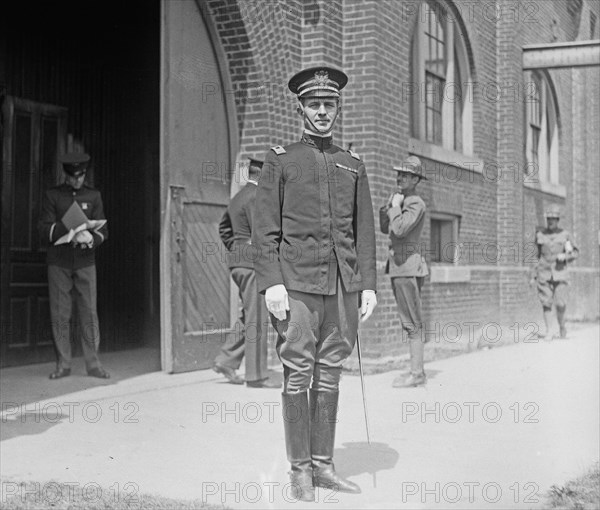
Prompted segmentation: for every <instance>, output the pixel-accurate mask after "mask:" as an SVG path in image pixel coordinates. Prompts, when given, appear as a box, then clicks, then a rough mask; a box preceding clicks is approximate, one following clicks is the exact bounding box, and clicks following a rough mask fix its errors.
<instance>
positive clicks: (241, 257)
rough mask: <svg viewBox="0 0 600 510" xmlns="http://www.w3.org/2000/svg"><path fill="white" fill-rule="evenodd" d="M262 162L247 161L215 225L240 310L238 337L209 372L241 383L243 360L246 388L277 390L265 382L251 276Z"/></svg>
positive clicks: (263, 327) (261, 319) (262, 314)
mask: <svg viewBox="0 0 600 510" xmlns="http://www.w3.org/2000/svg"><path fill="white" fill-rule="evenodd" d="M262 166H263V161H262V160H259V159H255V158H250V163H249V167H248V182H247V184H246V185H245V186H244V187H243V188H242V189H241V190H240V191H239V192H238V193H237V194H236V195H235V196H234V197H233V198H232V199H231V203H230V204H229V206H228V207H227V210H226V211H225V213H224V214H223V217H222V219H221V222H220V223H219V236H220V237H221V241H223V244H224V245H225V247H226V248H227V260H228V266H229V271H230V273H231V278H232V279H233V281H234V283H235V284H236V285H237V287H238V289H239V295H240V299H241V301H242V310H241V314H240V318H239V324H240V326H241V331H240V334H235V335H232V336H231V337H230V341H229V342H227V343H226V344H225V345H224V346H223V348H222V349H221V352H220V353H219V354H218V355H217V357H216V359H215V362H214V365H213V369H214V371H215V372H217V373H220V374H223V375H224V376H225V377H226V378H227V379H228V380H229V382H231V383H233V384H243V383H244V380H243V379H242V378H241V377H240V376H239V375H237V374H236V370H237V369H238V368H239V367H240V365H241V363H242V358H243V357H244V356H245V358H246V363H245V366H246V374H245V379H246V386H248V387H251V388H279V387H280V386H281V383H279V382H277V381H274V380H272V379H269V376H268V365H267V347H268V345H267V340H268V337H267V326H268V324H267V322H266V321H267V311H266V308H265V305H264V302H263V300H262V299H261V297H260V296H259V294H258V288H257V286H256V274H255V272H254V259H255V250H253V249H252V245H251V236H252V218H253V215H254V202H255V198H256V188H257V186H258V180H259V178H260V171H261V168H262Z"/></svg>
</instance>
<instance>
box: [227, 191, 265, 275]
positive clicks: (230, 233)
mask: <svg viewBox="0 0 600 510" xmlns="http://www.w3.org/2000/svg"><path fill="white" fill-rule="evenodd" d="M256 187H257V185H256V183H255V182H248V183H247V184H246V185H245V186H244V187H243V188H242V189H241V190H240V191H239V192H238V193H237V194H236V195H235V196H234V197H233V198H232V199H231V202H230V203H229V206H228V207H227V210H226V211H225V213H224V214H223V217H222V218H221V221H220V223H219V237H220V238H221V241H223V244H224V245H225V247H226V248H227V265H228V267H229V268H230V269H231V268H234V267H245V268H248V269H253V268H254V259H255V258H256V257H255V253H256V250H254V249H253V248H252V243H251V238H252V215H253V209H254V199H255V197H256Z"/></svg>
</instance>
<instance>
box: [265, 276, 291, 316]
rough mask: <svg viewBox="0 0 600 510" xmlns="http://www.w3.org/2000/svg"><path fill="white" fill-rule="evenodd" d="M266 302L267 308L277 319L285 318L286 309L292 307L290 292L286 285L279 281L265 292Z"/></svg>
mask: <svg viewBox="0 0 600 510" xmlns="http://www.w3.org/2000/svg"><path fill="white" fill-rule="evenodd" d="M265 304H266V305H267V310H269V312H270V313H272V314H273V315H274V316H275V318H276V319H279V320H280V321H283V320H285V318H286V311H287V310H289V309H290V303H289V301H288V293H287V289H286V288H285V285H283V284H282V283H279V284H277V285H273V286H272V287H269V288H268V289H267V290H266V292H265Z"/></svg>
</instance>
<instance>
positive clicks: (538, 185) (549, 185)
mask: <svg viewBox="0 0 600 510" xmlns="http://www.w3.org/2000/svg"><path fill="white" fill-rule="evenodd" d="M523 184H524V185H525V187H526V188H529V189H534V190H537V191H541V192H542V193H548V194H549V195H555V196H557V197H561V198H566V197H567V188H566V186H563V185H562V184H555V183H553V182H547V181H538V182H527V181H525V182H524V183H523Z"/></svg>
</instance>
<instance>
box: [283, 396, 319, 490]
mask: <svg viewBox="0 0 600 510" xmlns="http://www.w3.org/2000/svg"><path fill="white" fill-rule="evenodd" d="M281 396H282V400H283V426H284V430H285V449H286V452H287V458H288V460H289V462H290V464H291V467H292V469H291V471H290V483H291V486H292V497H293V498H294V499H297V500H300V501H314V500H315V488H314V486H313V479H312V477H313V472H312V464H311V459H310V416H309V412H308V392H307V391H302V392H298V393H282V394H281Z"/></svg>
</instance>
